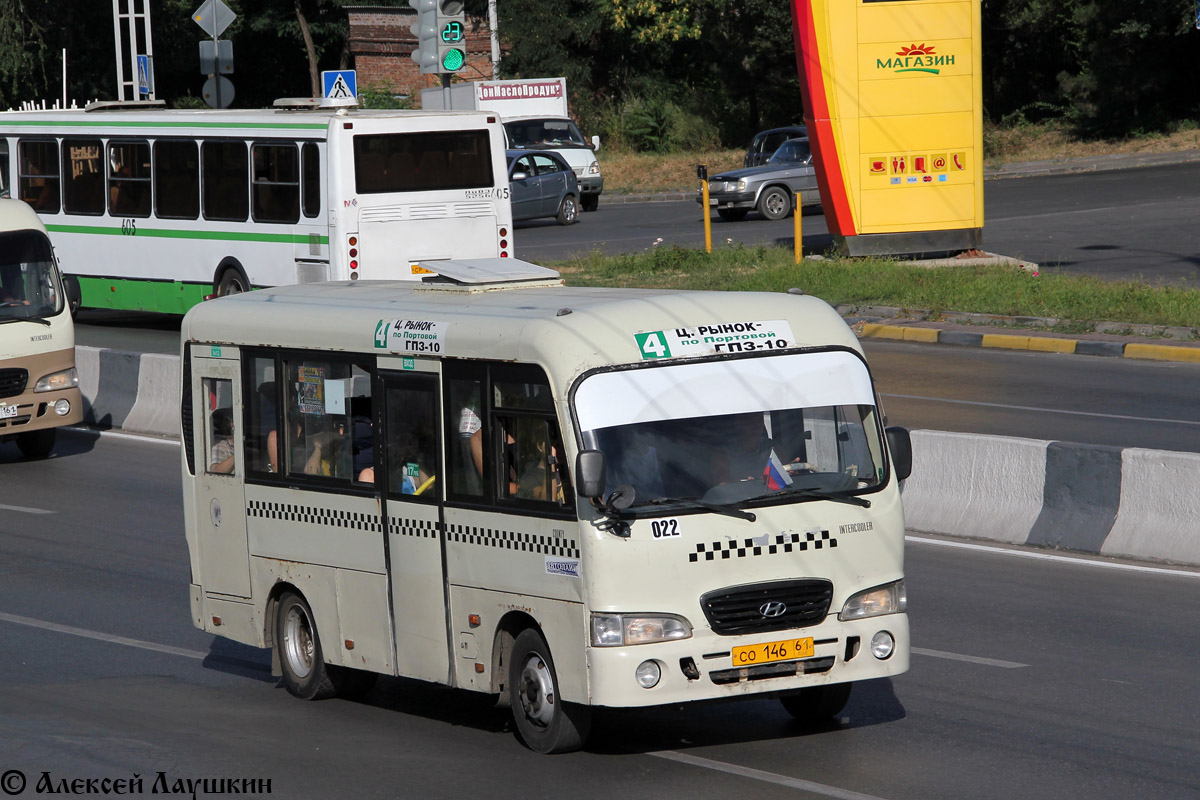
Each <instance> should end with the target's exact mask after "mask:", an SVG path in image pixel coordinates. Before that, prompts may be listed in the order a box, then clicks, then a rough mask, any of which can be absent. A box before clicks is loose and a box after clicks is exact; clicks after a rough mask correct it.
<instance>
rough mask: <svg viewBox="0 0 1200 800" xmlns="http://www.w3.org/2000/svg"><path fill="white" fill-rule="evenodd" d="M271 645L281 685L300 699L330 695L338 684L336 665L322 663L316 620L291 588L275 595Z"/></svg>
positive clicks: (318, 698) (332, 694)
mask: <svg viewBox="0 0 1200 800" xmlns="http://www.w3.org/2000/svg"><path fill="white" fill-rule="evenodd" d="M275 648H276V651H277V652H278V654H279V666H280V669H281V671H282V672H283V685H284V687H285V688H286V689H287V690H288V691H289V692H290V693H291V694H293V695H295V696H296V697H299V698H300V699H302V700H324V699H325V698H327V697H334V696H336V695H337V693H338V689H339V688H340V681H338V680H337V678H338V677H341V673H340V672H339V670H338V668H337V667H330V666H329V665H326V664H325V660H324V657H323V656H322V654H321V640H320V637H319V636H318V635H317V623H316V622H315V621H314V620H313V615H312V611H311V610H310V609H309V607H308V603H306V602H304V598H302V597H300V596H299V595H297V594H293V593H291V592H287V593H285V594H284V595H283V596H281V597H280V598H279V608H278V610H277V611H276V614H275Z"/></svg>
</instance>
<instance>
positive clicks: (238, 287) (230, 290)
mask: <svg viewBox="0 0 1200 800" xmlns="http://www.w3.org/2000/svg"><path fill="white" fill-rule="evenodd" d="M248 291H250V286H249V282H248V281H247V280H246V278H245V276H244V275H242V273H241V272H239V271H238V270H236V269H227V270H225V272H224V273H222V275H221V280H220V282H219V283H218V284H217V297H228V296H229V295H231V294H242V293H243V292H248Z"/></svg>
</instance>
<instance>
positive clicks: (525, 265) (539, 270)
mask: <svg viewBox="0 0 1200 800" xmlns="http://www.w3.org/2000/svg"><path fill="white" fill-rule="evenodd" d="M418 266H420V267H421V268H422V269H427V270H429V271H430V272H435V273H437V275H438V276H439V277H440V278H443V279H446V280H448V281H451V282H453V283H458V284H467V285H471V286H476V285H482V284H496V283H517V282H524V281H546V280H555V279H557V278H559V274H558V271H557V270H553V269H550V268H548V267H539V266H538V265H537V264H530V263H529V262H528V261H521V260H520V259H518V258H470V259H461V260H453V259H452V260H446V261H421V262H418Z"/></svg>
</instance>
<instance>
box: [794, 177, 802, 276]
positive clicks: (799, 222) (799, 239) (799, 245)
mask: <svg viewBox="0 0 1200 800" xmlns="http://www.w3.org/2000/svg"><path fill="white" fill-rule="evenodd" d="M800 208H801V206H800V193H799V192H796V194H795V195H793V196H792V218H793V219H794V220H795V223H794V228H795V231H796V263H797V264H799V263H800V252H801V250H803V249H804V247H803V243H802V238H803V237H802V236H801V233H802V231H803V230H804V224H803V222H802V217H803V216H804V215H803V214H802V213H801V212H800Z"/></svg>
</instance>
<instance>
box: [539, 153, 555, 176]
mask: <svg viewBox="0 0 1200 800" xmlns="http://www.w3.org/2000/svg"><path fill="white" fill-rule="evenodd" d="M533 162H534V164H535V165H536V166H537V174H538V175H553V174H554V173H556V172H559V171H560V170H559V168H558V162H556V161H555V160H554V159H553V158H548V157H546V156H534V157H533Z"/></svg>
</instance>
